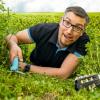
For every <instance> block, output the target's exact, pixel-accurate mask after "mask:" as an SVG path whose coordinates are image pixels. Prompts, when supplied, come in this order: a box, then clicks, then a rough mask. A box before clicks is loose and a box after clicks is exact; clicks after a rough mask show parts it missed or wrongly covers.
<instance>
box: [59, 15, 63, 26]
mask: <svg viewBox="0 0 100 100" xmlns="http://www.w3.org/2000/svg"><path fill="white" fill-rule="evenodd" d="M62 21H63V16H61V18H60V22H59V25H61V23H62Z"/></svg>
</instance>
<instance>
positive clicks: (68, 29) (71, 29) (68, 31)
mask: <svg viewBox="0 0 100 100" xmlns="http://www.w3.org/2000/svg"><path fill="white" fill-rule="evenodd" d="M67 33H69V34H72V33H73V27H72V26H71V27H69V28H67Z"/></svg>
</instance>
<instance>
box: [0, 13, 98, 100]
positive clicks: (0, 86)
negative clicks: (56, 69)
mask: <svg viewBox="0 0 100 100" xmlns="http://www.w3.org/2000/svg"><path fill="white" fill-rule="evenodd" d="M62 15H63V14H62V13H33V14H29V13H26V14H16V13H9V12H8V13H1V14H0V100H100V89H99V88H96V89H94V90H91V91H88V90H87V89H81V90H80V91H79V92H77V91H75V89H74V79H75V77H76V76H80V75H85V74H96V73H99V74H100V13H93V14H89V16H90V24H89V26H88V27H87V29H86V32H87V34H88V35H89V36H90V43H88V44H87V45H86V46H87V51H88V54H87V55H86V56H85V57H83V58H81V59H80V60H81V62H80V64H79V65H78V69H77V70H76V72H75V73H73V75H72V76H71V77H70V78H69V79H67V80H61V79H57V78H54V77H50V76H46V75H39V74H28V73H27V74H25V75H20V74H18V73H11V72H9V66H10V63H9V50H8V49H7V43H6V42H5V37H6V36H7V34H15V33H16V32H18V31H20V30H23V29H26V28H28V27H30V26H32V25H35V24H37V23H48V22H51V23H53V22H59V20H60V18H61V16H62ZM20 46H21V48H22V50H23V54H24V57H25V59H26V61H27V62H29V54H30V52H31V49H32V48H33V47H34V46H35V45H34V44H33V45H20Z"/></svg>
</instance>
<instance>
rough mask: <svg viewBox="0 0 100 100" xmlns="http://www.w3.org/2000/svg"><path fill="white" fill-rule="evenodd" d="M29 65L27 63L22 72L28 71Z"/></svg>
mask: <svg viewBox="0 0 100 100" xmlns="http://www.w3.org/2000/svg"><path fill="white" fill-rule="evenodd" d="M30 67H31V65H30V64H27V65H26V66H25V68H24V70H23V72H29V71H30Z"/></svg>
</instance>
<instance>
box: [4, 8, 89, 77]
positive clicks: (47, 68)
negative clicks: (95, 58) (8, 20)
mask: <svg viewBox="0 0 100 100" xmlns="http://www.w3.org/2000/svg"><path fill="white" fill-rule="evenodd" d="M88 22H89V17H88V15H87V13H86V12H85V11H84V9H83V8H81V7H78V6H73V7H68V8H67V9H66V10H65V13H64V16H63V17H62V18H61V20H60V22H59V23H41V24H38V25H35V26H32V27H30V28H28V29H25V30H22V31H20V32H18V33H16V34H15V35H11V34H9V35H8V36H7V37H6V41H7V43H8V47H9V49H10V61H11V62H12V61H13V59H14V57H16V56H18V57H19V62H20V64H19V66H20V68H21V69H22V70H23V71H24V72H29V71H30V72H31V73H40V74H47V75H52V76H57V77H60V78H62V79H66V78H68V77H69V76H70V75H71V74H72V72H73V71H74V70H75V69H76V67H77V64H78V62H79V57H80V56H84V55H86V50H85V49H86V48H85V44H86V43H87V42H88V41H89V37H88V35H87V34H86V33H85V28H86V26H87V24H88ZM34 42H35V43H36V48H35V49H34V50H33V51H32V52H31V54H30V61H31V62H32V64H26V63H24V62H23V55H22V51H21V48H20V47H19V45H18V44H21V43H25V44H31V43H34ZM26 53H27V52H26Z"/></svg>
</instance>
